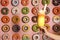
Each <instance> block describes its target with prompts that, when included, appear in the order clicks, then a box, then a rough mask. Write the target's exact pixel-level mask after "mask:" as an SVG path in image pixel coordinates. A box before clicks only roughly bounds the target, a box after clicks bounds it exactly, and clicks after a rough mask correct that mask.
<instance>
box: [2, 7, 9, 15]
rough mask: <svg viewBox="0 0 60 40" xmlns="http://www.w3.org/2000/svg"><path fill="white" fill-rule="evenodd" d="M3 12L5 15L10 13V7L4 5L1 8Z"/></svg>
mask: <svg viewBox="0 0 60 40" xmlns="http://www.w3.org/2000/svg"><path fill="white" fill-rule="evenodd" d="M1 13H2V14H3V15H7V14H8V13H9V9H8V8H6V7H4V8H2V9H1Z"/></svg>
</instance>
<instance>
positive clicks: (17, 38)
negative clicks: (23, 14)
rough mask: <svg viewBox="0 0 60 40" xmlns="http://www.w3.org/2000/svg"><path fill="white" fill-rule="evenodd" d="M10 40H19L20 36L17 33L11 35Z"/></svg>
mask: <svg viewBox="0 0 60 40" xmlns="http://www.w3.org/2000/svg"><path fill="white" fill-rule="evenodd" d="M12 40H20V35H19V34H18V33H15V34H13V36H12Z"/></svg>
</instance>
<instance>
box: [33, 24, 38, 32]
mask: <svg viewBox="0 0 60 40" xmlns="http://www.w3.org/2000/svg"><path fill="white" fill-rule="evenodd" d="M32 30H33V31H34V32H39V29H38V25H37V24H34V25H33V26H32Z"/></svg>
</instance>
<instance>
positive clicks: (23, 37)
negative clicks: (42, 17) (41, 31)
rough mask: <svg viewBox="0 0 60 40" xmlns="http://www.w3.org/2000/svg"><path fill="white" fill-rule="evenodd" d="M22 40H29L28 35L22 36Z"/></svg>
mask: <svg viewBox="0 0 60 40" xmlns="http://www.w3.org/2000/svg"><path fill="white" fill-rule="evenodd" d="M22 40H30V38H29V35H27V34H24V35H23V36H22Z"/></svg>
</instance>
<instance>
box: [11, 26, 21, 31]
mask: <svg viewBox="0 0 60 40" xmlns="http://www.w3.org/2000/svg"><path fill="white" fill-rule="evenodd" d="M12 30H13V31H14V32H19V30H20V26H19V25H13V26H12Z"/></svg>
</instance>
